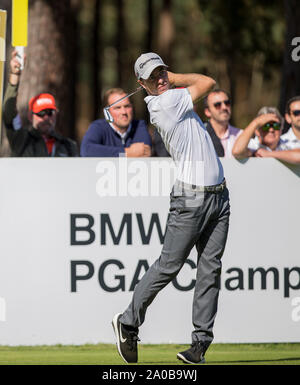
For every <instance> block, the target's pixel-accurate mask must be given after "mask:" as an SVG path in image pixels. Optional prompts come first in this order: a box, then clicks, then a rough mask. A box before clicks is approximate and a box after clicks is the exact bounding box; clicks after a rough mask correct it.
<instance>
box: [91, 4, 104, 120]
mask: <svg viewBox="0 0 300 385" xmlns="http://www.w3.org/2000/svg"><path fill="white" fill-rule="evenodd" d="M101 6H102V1H101V0H95V12H94V22H93V46H92V50H93V61H92V66H93V71H92V73H93V103H94V112H93V118H94V119H98V118H99V110H100V106H101V95H102V82H101V77H100V74H101V69H102V65H101V60H100V55H101V52H102V38H101V36H102V34H100V28H101V25H102V24H101V23H100V21H101V15H102V12H101V11H102V8H101Z"/></svg>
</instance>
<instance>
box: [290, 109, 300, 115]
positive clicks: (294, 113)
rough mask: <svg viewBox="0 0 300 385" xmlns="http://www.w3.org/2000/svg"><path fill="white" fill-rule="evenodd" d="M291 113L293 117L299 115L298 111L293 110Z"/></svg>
mask: <svg viewBox="0 0 300 385" xmlns="http://www.w3.org/2000/svg"><path fill="white" fill-rule="evenodd" d="M291 113H292V114H293V115H294V116H299V115H300V110H294V111H291Z"/></svg>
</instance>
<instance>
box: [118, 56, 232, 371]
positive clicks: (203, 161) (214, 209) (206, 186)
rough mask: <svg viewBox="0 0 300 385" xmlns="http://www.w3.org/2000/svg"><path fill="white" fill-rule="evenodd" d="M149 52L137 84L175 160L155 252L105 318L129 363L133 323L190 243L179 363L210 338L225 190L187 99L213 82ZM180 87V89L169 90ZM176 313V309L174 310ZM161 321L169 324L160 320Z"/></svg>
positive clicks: (193, 359) (196, 356) (226, 209)
mask: <svg viewBox="0 0 300 385" xmlns="http://www.w3.org/2000/svg"><path fill="white" fill-rule="evenodd" d="M166 68H167V66H166V65H165V64H164V62H163V61H162V59H161V58H160V57H159V56H158V55H157V54H155V53H146V54H143V55H141V56H140V57H139V58H138V59H137V60H136V62H135V66H134V70H135V74H136V76H137V78H138V82H139V83H140V84H141V85H142V86H143V87H144V88H145V90H146V91H147V93H148V96H147V97H146V98H145V102H146V103H147V107H148V110H149V113H150V120H151V123H152V124H154V125H155V126H156V128H157V129H158V131H159V133H160V134H161V137H162V139H163V141H164V143H165V146H166V148H167V150H168V151H169V153H170V154H171V156H172V158H173V160H174V162H175V164H176V165H177V180H176V182H175V184H174V186H173V189H172V192H171V204H170V215H169V217H168V222H167V229H166V234H165V239H164V245H163V248H162V252H161V255H160V257H159V258H158V259H157V260H156V261H155V262H154V264H153V265H152V266H151V267H150V268H149V270H148V271H147V272H146V273H145V275H144V276H143V278H142V279H141V281H140V282H139V283H138V284H137V286H136V287H135V290H134V293H133V298H132V302H131V303H130V305H129V306H128V308H127V309H126V310H125V311H124V313H122V314H121V313H119V314H116V315H115V316H114V318H113V322H112V324H113V328H114V331H115V334H116V337H117V347H118V351H119V353H120V355H121V357H122V358H123V359H124V360H125V361H126V362H137V359H138V354H137V341H138V340H139V339H138V328H139V327H140V326H141V325H142V323H143V322H144V319H145V314H146V310H147V307H148V306H149V305H150V304H151V302H152V301H153V299H154V298H155V296H156V295H157V293H158V292H159V291H160V290H161V289H162V288H164V287H165V286H166V285H167V284H168V283H169V282H170V281H171V280H172V279H173V278H175V277H176V275H177V274H178V273H179V271H180V269H181V268H182V266H183V264H184V262H185V261H186V259H187V257H188V256H189V253H190V251H191V249H192V248H193V246H196V248H197V252H198V260H197V276H196V283H195V290H194V298H193V316H192V317H193V325H194V330H193V332H192V344H191V347H190V348H189V349H188V350H186V351H184V352H180V353H178V354H177V358H179V359H180V360H182V361H184V362H185V363H190V364H197V363H203V362H205V360H204V354H205V352H206V350H207V348H208V346H209V345H210V343H211V342H212V340H213V324H214V320H215V316H216V312H217V304H218V295H219V276H220V273H221V257H222V255H223V252H224V248H225V244H226V239H227V233H228V225H229V214H230V206H229V193H228V189H227V188H226V184H225V179H224V174H223V168H222V164H221V162H220V160H219V158H218V157H217V155H216V152H215V149H214V146H213V143H212V141H211V139H210V136H209V134H208V133H207V131H206V129H205V127H204V125H203V123H202V121H201V119H200V118H199V116H198V115H197V114H196V113H195V112H194V110H193V103H195V102H196V101H198V100H199V99H201V98H202V97H204V96H205V95H206V94H207V93H208V92H209V91H210V90H211V89H212V88H213V87H214V85H215V81H214V80H213V79H211V78H209V77H207V76H204V75H199V74H175V73H172V72H169V71H167V70H166ZM176 87H180V88H176ZM178 311H180V309H178ZM168 322H172V320H171V319H168Z"/></svg>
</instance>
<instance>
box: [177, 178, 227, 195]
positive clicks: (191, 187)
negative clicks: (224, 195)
mask: <svg viewBox="0 0 300 385" xmlns="http://www.w3.org/2000/svg"><path fill="white" fill-rule="evenodd" d="M176 186H177V187H180V188H182V189H183V190H189V191H199V192H210V193H219V192H222V191H224V190H225V188H226V179H225V178H224V179H223V181H222V183H220V184H216V185H213V186H196V185H195V184H188V183H184V182H180V181H177V182H176Z"/></svg>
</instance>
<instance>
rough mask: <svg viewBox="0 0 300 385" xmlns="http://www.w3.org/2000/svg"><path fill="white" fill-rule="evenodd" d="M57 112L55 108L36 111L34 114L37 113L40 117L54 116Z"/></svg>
mask: <svg viewBox="0 0 300 385" xmlns="http://www.w3.org/2000/svg"><path fill="white" fill-rule="evenodd" d="M54 114H55V110H51V109H47V110H42V111H40V112H34V115H37V116H38V117H39V118H43V117H44V116H45V115H48V116H52V115H54Z"/></svg>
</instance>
